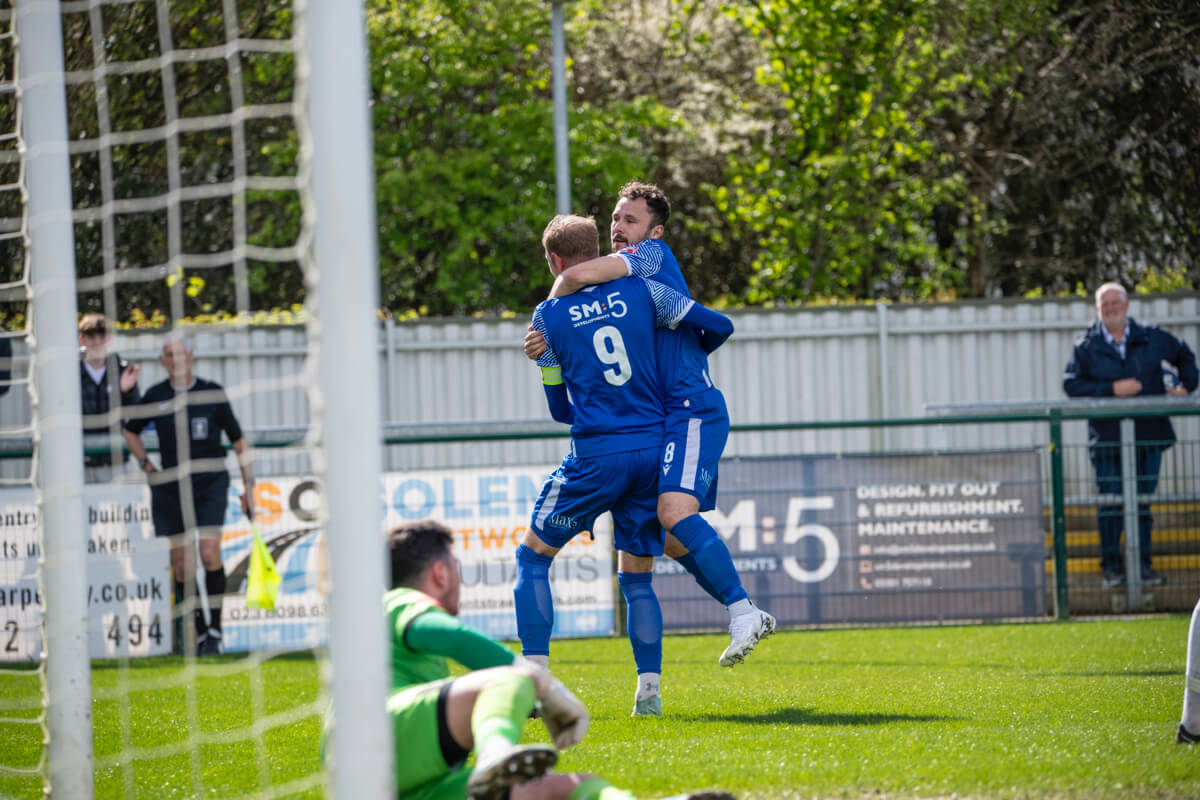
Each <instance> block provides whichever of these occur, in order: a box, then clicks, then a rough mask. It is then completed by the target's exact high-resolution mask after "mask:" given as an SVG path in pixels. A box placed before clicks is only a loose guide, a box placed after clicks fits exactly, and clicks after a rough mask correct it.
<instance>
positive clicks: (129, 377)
mask: <svg viewBox="0 0 1200 800" xmlns="http://www.w3.org/2000/svg"><path fill="white" fill-rule="evenodd" d="M141 371H142V366H141V365H140V364H130V365H129V366H128V367H126V368H125V369H124V370H122V371H121V391H122V392H128V391H129V390H130V389H132V388H133V387H135V386H137V382H138V375H139V374H141Z"/></svg>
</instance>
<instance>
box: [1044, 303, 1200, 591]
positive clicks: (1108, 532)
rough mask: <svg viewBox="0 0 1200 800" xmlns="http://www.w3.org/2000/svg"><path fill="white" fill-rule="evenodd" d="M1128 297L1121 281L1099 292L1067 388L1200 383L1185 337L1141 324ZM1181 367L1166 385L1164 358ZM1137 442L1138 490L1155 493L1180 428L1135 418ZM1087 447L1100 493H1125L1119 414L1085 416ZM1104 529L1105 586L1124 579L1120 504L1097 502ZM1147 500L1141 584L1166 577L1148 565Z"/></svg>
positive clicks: (1145, 389) (1087, 393)
mask: <svg viewBox="0 0 1200 800" xmlns="http://www.w3.org/2000/svg"><path fill="white" fill-rule="evenodd" d="M1128 312H1129V296H1128V295H1127V294H1126V292H1125V289H1124V287H1122V286H1121V285H1120V284H1119V283H1106V284H1104V285H1103V286H1101V287H1100V288H1099V289H1097V290H1096V313H1097V315H1098V316H1099V320H1098V321H1097V322H1096V323H1095V324H1094V325H1092V326H1091V327H1090V328H1088V329H1087V330H1086V331H1084V332H1083V333H1082V334H1080V335H1079V338H1077V339H1076V340H1075V350H1074V352H1073V353H1072V354H1071V360H1070V362H1069V363H1068V364H1067V369H1066V372H1065V373H1064V374H1063V390H1064V391H1065V392H1066V393H1067V394H1068V395H1070V396H1071V397H1135V396H1138V395H1161V394H1167V395H1186V394H1188V393H1189V392H1191V391H1194V390H1195V388H1196V385H1197V383H1200V373H1198V372H1197V369H1196V357H1195V355H1193V354H1192V351H1191V349H1190V348H1189V347H1188V346H1187V344H1185V343H1184V342H1183V341H1182V340H1180V339H1177V338H1175V337H1174V336H1172V335H1171V334H1169V333H1167V332H1166V331H1164V330H1163V329H1161V328H1159V327H1158V326H1157V325H1141V324H1139V323H1138V322H1137V321H1135V320H1134V319H1133V318H1131V317H1130V316H1129V315H1128ZM1164 361H1165V362H1167V363H1169V364H1171V365H1173V366H1174V367H1175V368H1176V369H1177V370H1178V371H1179V379H1178V380H1179V383H1178V385H1175V386H1168V385H1167V384H1166V382H1165V381H1164V378H1163V362H1164ZM1134 431H1135V437H1136V440H1137V450H1136V452H1137V485H1138V486H1137V491H1138V494H1139V495H1142V496H1145V495H1150V494H1153V493H1154V490H1155V488H1156V487H1157V485H1158V471H1159V468H1160V467H1161V466H1162V454H1163V451H1164V450H1166V449H1167V448H1168V447H1170V446H1171V445H1172V444H1174V442H1175V431H1174V429H1173V428H1172V427H1171V421H1170V420H1169V419H1168V418H1166V417H1138V418H1136V419H1135V421H1134ZM1088 445H1089V449H1090V451H1091V458H1092V466H1093V467H1094V468H1095V470H1096V483H1097V486H1098V488H1099V491H1100V493H1101V494H1121V423H1120V420H1119V419H1111V418H1110V419H1090V420H1088ZM1097 523H1098V525H1099V529H1100V567H1101V569H1102V570H1103V571H1104V577H1103V583H1104V587H1105V588H1113V587H1116V586H1120V585H1122V584H1124V583H1125V568H1126V565H1125V563H1124V559H1123V558H1122V555H1121V530H1122V528H1123V527H1124V515H1123V511H1122V508H1121V506H1119V505H1117V506H1112V505H1102V506H1100V507H1098V508H1097ZM1152 526H1153V518H1152V517H1151V516H1150V504H1149V503H1138V541H1139V545H1140V549H1141V562H1142V563H1141V565H1140V566H1141V573H1142V583H1143V584H1145V585H1147V586H1156V585H1160V584H1163V583H1165V582H1166V579H1165V578H1164V577H1163V576H1162V575H1160V574H1159V573H1157V572H1154V571H1153V570H1152V569H1151V568H1150V562H1151V559H1150V555H1151V553H1150V531H1151V528H1152Z"/></svg>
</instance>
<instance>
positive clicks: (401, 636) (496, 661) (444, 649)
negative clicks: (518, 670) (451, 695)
mask: <svg viewBox="0 0 1200 800" xmlns="http://www.w3.org/2000/svg"><path fill="white" fill-rule="evenodd" d="M383 608H384V612H385V613H386V614H387V618H388V625H389V626H390V627H391V631H392V691H393V692H394V691H396V690H397V689H403V688H405V687H406V686H413V685H416V684H419V683H428V682H430V681H436V680H441V679H442V678H445V677H448V676H449V675H450V665H449V663H447V659H453V660H455V661H457V662H458V663H459V664H462V665H463V666H464V667H466V668H467V669H471V670H475V669H487V668H488V667H500V666H505V665H507V664H511V663H512V662H513V661H514V659H515V658H516V655H515V654H514V653H513V652H512V651H511V650H509V649H508V648H507V647H505V646H504V645H502V644H500V643H499V642H497V641H495V640H494V639H490V638H488V637H487V636H485V635H484V634H482V633H480V632H479V631H477V630H475V629H474V628H472V627H470V626H469V625H465V624H463V623H462V622H459V621H458V619H456V618H455V617H454V616H452V615H450V614H448V613H447V612H446V611H445V610H444V609H442V607H441V606H439V605H438V604H437V601H435V600H434V599H433V598H432V597H430V596H429V595H427V594H425V593H424V592H419V591H417V590H416V589H408V588H400V589H392V590H391V591H390V592H388V593H387V594H385V595H384V596H383Z"/></svg>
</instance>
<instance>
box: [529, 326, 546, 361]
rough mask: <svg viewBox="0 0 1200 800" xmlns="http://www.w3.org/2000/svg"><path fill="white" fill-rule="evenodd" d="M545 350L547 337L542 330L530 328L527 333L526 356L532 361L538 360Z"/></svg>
mask: <svg viewBox="0 0 1200 800" xmlns="http://www.w3.org/2000/svg"><path fill="white" fill-rule="evenodd" d="M544 352H546V338H545V337H544V336H542V334H541V333H540V332H538V331H535V330H533V329H532V328H530V330H529V333H527V334H525V357H526V358H528V359H529V360H530V361H537V360H538V359H539V358H541V356H542V353H544Z"/></svg>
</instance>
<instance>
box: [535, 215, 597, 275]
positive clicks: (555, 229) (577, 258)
mask: <svg viewBox="0 0 1200 800" xmlns="http://www.w3.org/2000/svg"><path fill="white" fill-rule="evenodd" d="M542 247H543V248H545V250H546V252H547V253H554V254H555V255H557V256H558V257H559V258H561V259H562V260H563V264H564V265H566V266H568V267H569V266H571V265H572V264H578V263H580V262H581V261H587V260H588V259H589V258H596V257H597V256H599V255H600V234H599V232H598V231H597V229H596V220H594V219H592V218H591V217H581V216H579V215H577V214H559V215H558V216H556V217H555V218H554V219H552V220H550V222H549V223H548V224H547V225H546V230H545V231H543V232H542Z"/></svg>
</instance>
